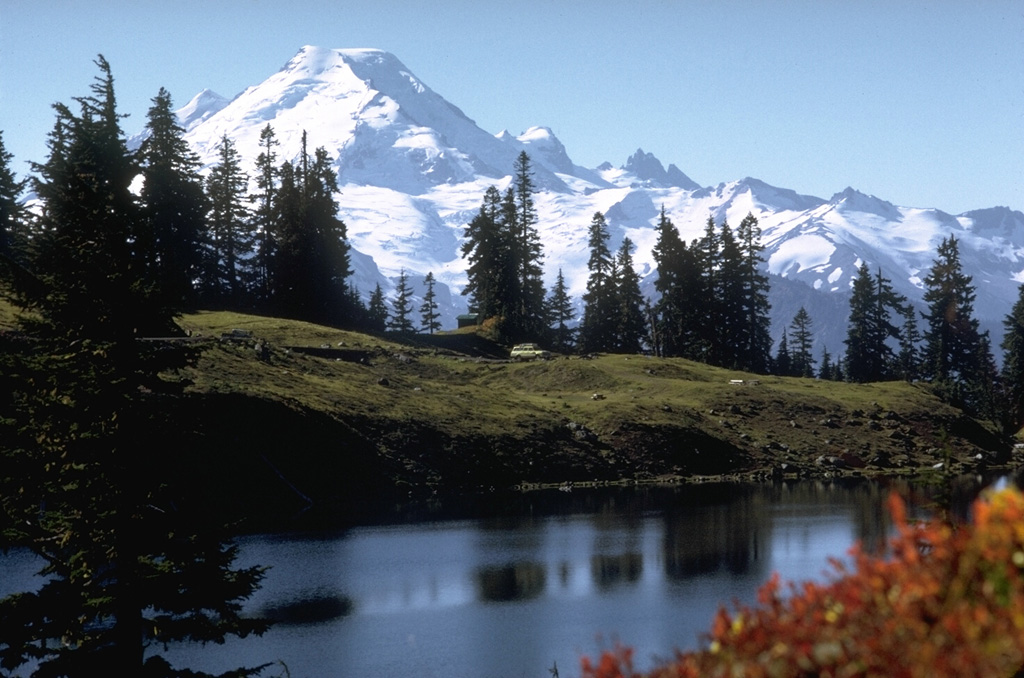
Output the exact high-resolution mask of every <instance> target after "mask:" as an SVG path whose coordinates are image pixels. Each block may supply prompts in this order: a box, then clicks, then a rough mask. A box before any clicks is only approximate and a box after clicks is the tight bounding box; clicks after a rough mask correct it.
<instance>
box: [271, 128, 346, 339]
mask: <svg viewBox="0 0 1024 678" xmlns="http://www.w3.org/2000/svg"><path fill="white" fill-rule="evenodd" d="M278 176H279V178H280V181H279V186H278V188H277V192H276V201H275V204H274V209H273V222H272V223H273V228H274V232H275V248H274V253H273V256H271V258H270V263H269V272H270V279H271V280H272V282H273V284H272V286H271V290H270V292H271V300H272V301H273V303H274V307H275V308H276V309H277V311H278V312H279V313H281V314H284V315H288V316H290V317H294V318H301V319H303V320H311V321H314V322H321V323H327V324H331V325H336V326H337V325H344V324H346V323H347V322H348V321H349V319H350V318H351V317H353V316H354V314H355V308H354V304H353V301H352V299H351V298H350V295H349V294H348V285H347V284H346V282H345V279H346V278H347V277H348V275H349V273H350V269H349V254H348V251H349V247H348V243H347V242H346V239H345V236H346V232H345V224H344V223H343V222H342V221H340V220H339V219H338V218H337V216H336V213H337V208H338V206H337V203H336V202H335V200H334V193H335V192H336V191H337V178H336V176H335V173H334V170H333V169H332V167H331V160H330V158H329V156H328V155H327V151H326V150H325V149H323V148H322V147H321V148H318V149H317V150H316V153H315V155H314V156H313V157H312V158H310V156H309V154H308V152H307V150H306V135H305V133H303V135H302V150H301V152H300V154H299V159H298V164H297V166H293V165H292V164H291V163H288V162H286V163H284V164H283V165H282V166H281V167H280V169H279V170H278Z"/></svg>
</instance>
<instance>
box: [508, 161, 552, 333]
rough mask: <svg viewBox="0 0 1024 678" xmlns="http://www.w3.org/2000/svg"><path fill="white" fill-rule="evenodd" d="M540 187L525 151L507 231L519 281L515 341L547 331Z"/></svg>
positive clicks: (512, 322) (513, 311)
mask: <svg viewBox="0 0 1024 678" xmlns="http://www.w3.org/2000/svg"><path fill="white" fill-rule="evenodd" d="M535 191H536V187H535V186H534V183H533V172H532V170H531V169H530V156H528V155H527V154H526V151H521V152H520V153H519V156H518V157H517V158H516V162H515V165H514V167H513V177H512V186H510V187H509V195H510V196H511V197H512V202H511V204H510V205H509V207H510V209H506V210H505V212H504V214H505V217H504V219H505V224H504V226H505V229H506V230H507V232H508V233H509V234H510V235H511V240H512V243H513V245H512V261H513V262H514V263H515V265H516V271H517V280H516V289H515V290H514V295H513V299H514V300H515V303H514V304H513V305H512V307H511V308H510V313H509V318H508V320H509V326H508V328H507V331H508V332H509V334H510V337H511V338H513V339H517V338H521V337H529V336H533V335H536V334H541V333H543V331H544V330H545V329H546V325H547V323H546V317H545V292H544V282H543V273H544V271H543V269H542V268H541V262H542V261H543V259H544V252H543V247H542V245H541V242H540V234H539V233H538V232H537V209H536V207H535V206H534V203H533V194H534V192H535Z"/></svg>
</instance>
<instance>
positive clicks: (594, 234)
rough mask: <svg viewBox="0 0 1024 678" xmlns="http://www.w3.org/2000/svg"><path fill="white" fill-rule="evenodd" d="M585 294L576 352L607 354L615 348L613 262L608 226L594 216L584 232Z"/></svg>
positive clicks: (602, 215) (603, 220)
mask: <svg viewBox="0 0 1024 678" xmlns="http://www.w3.org/2000/svg"><path fill="white" fill-rule="evenodd" d="M587 233H588V236H587V246H588V247H589V248H590V258H589V259H588V260H587V270H589V271H590V275H589V277H588V278H587V291H586V292H585V293H584V294H583V319H582V322H581V323H580V330H579V344H580V350H581V351H583V352H585V353H589V352H593V351H609V350H612V349H613V348H614V344H615V331H616V327H615V314H616V308H615V303H616V294H615V281H614V279H613V278H612V268H613V261H614V260H613V258H612V254H611V250H609V249H608V239H609V237H610V236H609V233H608V223H607V222H606V221H605V218H604V214H602V213H601V212H596V213H595V214H594V217H593V219H591V221H590V227H589V229H588V231H587Z"/></svg>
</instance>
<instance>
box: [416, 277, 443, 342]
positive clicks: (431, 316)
mask: <svg viewBox="0 0 1024 678" xmlns="http://www.w3.org/2000/svg"><path fill="white" fill-rule="evenodd" d="M423 284H424V286H425V287H426V291H425V292H424V293H423V303H422V304H421V305H420V318H421V319H422V321H423V322H422V324H421V325H420V327H421V329H422V330H423V331H424V332H427V333H428V334H433V333H434V332H435V331H437V330H440V329H441V321H440V318H441V314H440V313H438V312H437V308H438V307H437V298H436V296H435V294H434V272H433V271H429V272H428V273H427V276H426V277H425V278H424V279H423Z"/></svg>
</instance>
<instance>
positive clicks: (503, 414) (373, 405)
mask: <svg viewBox="0 0 1024 678" xmlns="http://www.w3.org/2000/svg"><path fill="white" fill-rule="evenodd" d="M0 323H2V324H3V325H5V326H7V327H8V328H10V327H12V326H13V323H14V317H13V315H11V314H5V315H3V316H0ZM179 325H180V326H181V327H182V329H184V330H186V331H187V332H188V333H189V334H190V335H191V338H190V339H187V340H184V341H189V342H193V343H194V344H195V345H196V346H197V347H198V348H200V349H201V350H200V354H199V359H198V362H197V363H196V365H195V366H194V367H189V368H186V369H185V370H183V371H182V372H181V373H180V374H178V375H167V377H168V378H180V379H186V380H187V381H188V383H189V384H190V385H189V387H188V388H187V390H186V397H185V398H183V399H180V401H178V402H175V403H171V404H169V405H168V408H169V410H170V411H168V413H167V414H168V416H172V417H174V418H175V421H177V422H178V423H179V428H180V430H181V435H182V438H181V440H180V441H174V442H173V443H170V442H168V444H175V445H180V446H181V447H182V450H183V453H184V452H187V453H188V454H183V456H182V459H183V462H182V463H183V464H185V463H187V464H188V465H190V475H191V477H192V478H194V485H195V487H194V488H193V490H194V491H196V492H198V493H200V495H201V496H202V497H204V501H205V500H209V501H212V502H213V503H214V504H216V506H214V507H213V508H215V509H223V510H225V511H228V512H230V513H240V514H245V515H250V514H251V513H252V512H253V511H256V512H261V511H262V512H264V513H266V514H269V515H275V516H280V515H291V514H293V513H295V512H301V511H303V510H304V509H306V508H308V507H309V506H310V505H316V506H318V507H320V508H324V507H327V508H328V509H329V510H331V511H346V510H347V509H348V508H350V507H351V506H352V505H354V504H358V503H359V502H365V501H366V500H368V499H372V498H378V499H379V498H380V497H383V496H393V493H394V492H396V491H398V492H401V493H402V494H403V496H404V495H405V494H407V493H409V492H413V493H419V492H424V491H425V492H427V493H428V494H429V493H431V492H449V491H456V492H466V491H469V492H476V491H490V490H491V489H492V488H493V489H495V490H500V489H507V488H517V487H518V488H524V487H526V488H528V487H532V486H536V485H544V484H557V483H564V482H572V483H575V484H582V483H591V482H614V481H680V480H691V479H703V478H709V477H714V478H738V479H739V478H743V479H750V478H769V477H776V478H777V477H823V476H836V475H849V474H863V475H908V476H909V475H918V474H923V473H930V474H935V473H936V472H937V471H936V469H935V467H936V465H939V464H942V466H941V470H942V471H944V472H950V473H960V472H970V471H975V470H978V469H981V468H985V467H989V468H992V467H998V466H1000V465H1008V464H1012V463H1014V462H1015V461H1017V460H1015V459H1013V458H1012V455H1011V452H1012V449H1011V447H1010V445H1009V444H1008V443H1007V442H1006V441H1005V440H1003V439H1001V438H1000V437H999V436H997V435H996V434H995V432H994V430H993V429H992V428H990V427H988V426H986V425H985V424H983V423H981V422H978V421H975V420H973V419H971V418H969V417H967V416H965V415H964V414H963V413H962V412H960V411H959V410H956V409H954V408H952V407H949V406H947V405H945V404H943V403H942V402H940V401H939V400H938V399H937V398H935V397H934V396H933V395H932V394H931V393H930V391H929V388H928V387H927V386H926V385H911V384H906V383H903V382H892V383H879V384H866V385H857V384H845V383H835V382H823V381H818V380H814V379H795V378H780V377H764V376H756V375H750V374H745V373H740V372H733V371H729V370H723V369H718V368H714V367H708V366H706V365H702V364H699V363H693V362H689V361H686V360H681V359H662V358H650V357H644V356H639V355H629V356H627V355H600V356H595V357H590V358H582V357H578V356H560V357H555V358H552V359H550V360H541V361H532V362H523V363H519V362H512V361H509V360H508V359H506V358H505V357H504V356H507V348H505V347H502V346H499V345H497V344H494V343H493V342H491V341H488V340H487V339H485V338H484V337H482V336H480V335H478V334H477V333H475V332H472V331H461V332H454V333H443V334H438V335H433V336H422V335H418V336H415V337H411V338H408V339H403V340H399V339H397V338H393V337H387V338H382V337H376V336H370V335H365V334H359V333H355V332H347V331H342V330H336V329H332V328H327V327H322V326H318V325H313V324H309V323H304V322H298V321H292V320H284V319H280V318H269V317H260V316H255V315H246V314H240V313H231V312H199V313H194V314H188V315H185V316H183V317H182V318H180V320H179ZM235 330H240V331H241V332H234V331H235ZM232 334H234V335H239V336H232V337H231V338H225V337H224V335H232ZM186 459H187V461H184V460H186ZM211 498H212V499H211Z"/></svg>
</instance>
